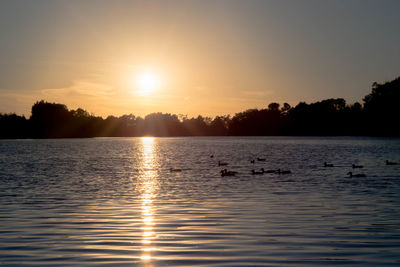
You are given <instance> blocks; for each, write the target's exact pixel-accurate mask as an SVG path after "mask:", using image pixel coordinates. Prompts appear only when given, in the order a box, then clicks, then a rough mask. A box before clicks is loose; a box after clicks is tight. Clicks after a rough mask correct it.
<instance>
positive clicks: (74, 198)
mask: <svg viewBox="0 0 400 267" xmlns="http://www.w3.org/2000/svg"><path fill="white" fill-rule="evenodd" d="M210 154H214V155H215V157H214V158H210ZM256 157H263V158H266V161H265V162H256V163H255V164H254V165H253V164H251V163H250V160H251V159H254V158H256ZM386 159H389V160H393V161H400V139H372V138H285V137H272V138H131V139H117V138H110V139H76V140H69V139H64V140H6V141H0V264H6V265H13V264H15V265H31V264H32V265H33V264H36V265H46V264H48V265H57V264H60V265H73V264H79V265H90V264H94V265H101V264H109V265H123V264H126V265H143V266H160V265H171V266H178V265H186V266H188V265H209V266H235V265H236V266H257V265H262V266H265V265H271V266H279V265H283V266H287V265H292V266H301V265H304V266H310V265H315V266H317V265H318V266H319V265H328V264H330V265H340V264H345V265H354V266H357V265H360V266H361V265H362V266H366V265H371V266H385V265H387V266H389V265H392V266H399V265H400V196H399V193H400V165H394V166H386V165H385V160H386ZM218 160H222V161H226V162H229V166H228V169H229V170H235V171H238V172H239V174H238V175H237V176H235V177H221V176H220V174H219V171H220V170H221V168H222V167H218V166H217V162H218ZM324 161H327V162H329V163H333V164H335V167H333V168H324V167H323V162H324ZM352 163H356V164H361V165H364V168H363V169H355V170H352V168H351V167H350V166H351V164H352ZM171 167H173V168H182V169H183V171H182V172H172V173H171V172H170V171H169V168H171ZM261 167H264V168H265V169H273V168H281V169H290V170H291V171H292V174H290V175H278V174H264V175H262V176H261V175H258V176H256V175H254V176H253V175H251V174H250V170H251V169H253V168H254V169H257V168H261ZM349 171H353V172H354V173H364V174H366V175H367V177H361V178H349V177H348V176H347V175H346V174H347V172H349Z"/></svg>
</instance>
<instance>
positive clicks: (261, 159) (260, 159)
mask: <svg viewBox="0 0 400 267" xmlns="http://www.w3.org/2000/svg"><path fill="white" fill-rule="evenodd" d="M257 161H266V159H264V158H257Z"/></svg>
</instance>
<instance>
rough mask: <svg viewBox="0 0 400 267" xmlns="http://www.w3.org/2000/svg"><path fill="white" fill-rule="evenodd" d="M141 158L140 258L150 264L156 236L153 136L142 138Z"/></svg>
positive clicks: (155, 181)
mask: <svg viewBox="0 0 400 267" xmlns="http://www.w3.org/2000/svg"><path fill="white" fill-rule="evenodd" d="M142 159H143V160H142V166H141V168H140V169H141V170H142V172H141V176H140V178H139V180H138V182H139V191H140V192H141V196H140V199H141V209H142V227H141V230H142V242H141V243H142V247H141V250H142V254H141V256H140V260H141V261H142V263H143V264H144V265H145V266H152V263H151V260H152V251H154V250H155V249H156V248H155V246H154V244H153V240H154V239H155V238H156V232H155V231H154V227H155V220H154V215H155V214H154V205H153V200H154V198H155V194H154V193H155V186H156V183H157V164H156V153H155V141H154V138H153V137H143V138H142Z"/></svg>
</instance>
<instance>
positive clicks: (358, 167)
mask: <svg viewBox="0 0 400 267" xmlns="http://www.w3.org/2000/svg"><path fill="white" fill-rule="evenodd" d="M351 167H352V168H353V169H361V168H364V166H363V165H356V164H352V165H351Z"/></svg>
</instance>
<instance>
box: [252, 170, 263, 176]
mask: <svg viewBox="0 0 400 267" xmlns="http://www.w3.org/2000/svg"><path fill="white" fill-rule="evenodd" d="M251 174H252V175H261V174H264V172H263V171H262V170H261V171H255V170H251Z"/></svg>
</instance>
